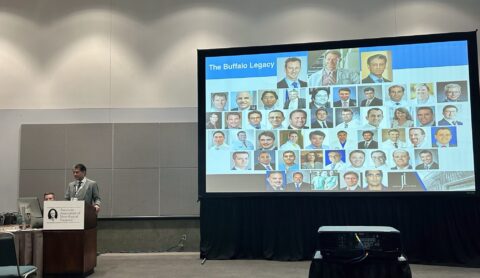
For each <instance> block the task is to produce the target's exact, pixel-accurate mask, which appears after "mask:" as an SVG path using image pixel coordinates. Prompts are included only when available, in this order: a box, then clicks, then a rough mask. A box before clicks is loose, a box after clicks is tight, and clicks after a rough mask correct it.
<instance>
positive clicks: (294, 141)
mask: <svg viewBox="0 0 480 278" xmlns="http://www.w3.org/2000/svg"><path fill="white" fill-rule="evenodd" d="M300 149H303V135H302V134H301V132H299V131H296V130H281V131H280V150H300Z"/></svg>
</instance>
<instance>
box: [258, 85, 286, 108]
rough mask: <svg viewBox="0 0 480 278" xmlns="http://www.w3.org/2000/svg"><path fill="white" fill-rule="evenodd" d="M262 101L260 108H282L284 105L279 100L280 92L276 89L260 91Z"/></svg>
mask: <svg viewBox="0 0 480 278" xmlns="http://www.w3.org/2000/svg"><path fill="white" fill-rule="evenodd" d="M259 95H260V102H259V107H258V108H259V109H261V110H276V109H282V106H281V105H280V103H279V100H278V94H277V92H276V90H264V91H259Z"/></svg>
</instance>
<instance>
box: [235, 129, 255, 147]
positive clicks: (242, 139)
mask: <svg viewBox="0 0 480 278" xmlns="http://www.w3.org/2000/svg"><path fill="white" fill-rule="evenodd" d="M230 138H231V140H232V141H230V147H231V149H232V150H234V151H240V150H253V149H254V148H255V147H254V145H253V143H252V141H250V140H248V138H253V130H248V131H245V130H240V131H236V130H232V131H230Z"/></svg>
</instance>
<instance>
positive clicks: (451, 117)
mask: <svg viewBox="0 0 480 278" xmlns="http://www.w3.org/2000/svg"><path fill="white" fill-rule="evenodd" d="M457 112H458V108H457V107H456V106H455V105H451V104H449V105H446V106H445V107H443V110H442V114H443V119H441V120H440V121H438V125H443V126H445V125H463V123H462V122H461V121H458V120H457Z"/></svg>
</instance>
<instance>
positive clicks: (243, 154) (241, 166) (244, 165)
mask: <svg viewBox="0 0 480 278" xmlns="http://www.w3.org/2000/svg"><path fill="white" fill-rule="evenodd" d="M231 166H232V170H233V171H246V170H251V168H250V153H249V152H247V151H238V152H233V153H232V163H231Z"/></svg>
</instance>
